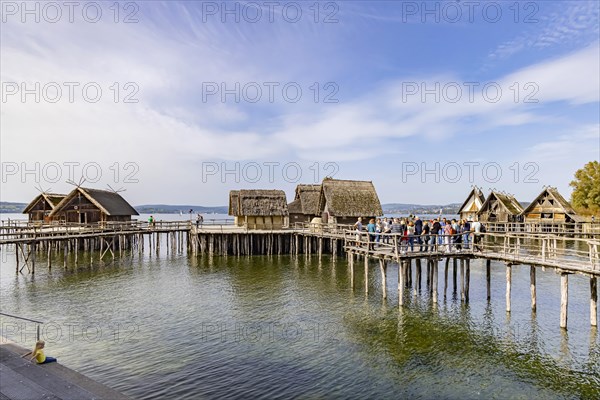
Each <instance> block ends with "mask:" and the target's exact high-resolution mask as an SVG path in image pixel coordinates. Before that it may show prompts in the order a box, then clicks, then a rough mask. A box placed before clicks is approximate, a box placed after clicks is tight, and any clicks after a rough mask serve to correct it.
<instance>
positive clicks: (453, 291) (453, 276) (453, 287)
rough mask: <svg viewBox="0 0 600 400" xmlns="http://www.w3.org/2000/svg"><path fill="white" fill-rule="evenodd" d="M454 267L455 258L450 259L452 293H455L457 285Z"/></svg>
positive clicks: (455, 265)
mask: <svg viewBox="0 0 600 400" xmlns="http://www.w3.org/2000/svg"><path fill="white" fill-rule="evenodd" d="M456 267H457V261H456V258H453V259H452V293H456V290H457V287H456V286H457V285H456Z"/></svg>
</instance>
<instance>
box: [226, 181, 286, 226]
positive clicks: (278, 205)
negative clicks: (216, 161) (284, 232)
mask: <svg viewBox="0 0 600 400" xmlns="http://www.w3.org/2000/svg"><path fill="white" fill-rule="evenodd" d="M229 214H230V215H233V216H235V217H236V224H237V225H246V226H247V227H248V228H249V229H280V228H282V227H283V225H284V222H285V217H287V215H288V205H287V199H286V196H285V192H284V191H283V190H257V189H254V190H246V189H242V190H239V191H237V190H232V191H231V192H229Z"/></svg>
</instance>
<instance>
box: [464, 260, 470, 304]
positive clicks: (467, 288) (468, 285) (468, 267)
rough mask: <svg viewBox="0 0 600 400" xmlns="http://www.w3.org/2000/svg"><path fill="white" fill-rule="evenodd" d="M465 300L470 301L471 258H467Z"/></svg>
mask: <svg viewBox="0 0 600 400" xmlns="http://www.w3.org/2000/svg"><path fill="white" fill-rule="evenodd" d="M465 268H466V271H465V302H467V303H468V302H469V289H470V286H471V260H469V259H468V258H467V259H466V260H465Z"/></svg>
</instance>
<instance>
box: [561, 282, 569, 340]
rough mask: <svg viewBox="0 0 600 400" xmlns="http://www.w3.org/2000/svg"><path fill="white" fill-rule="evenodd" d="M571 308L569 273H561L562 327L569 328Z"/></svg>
mask: <svg viewBox="0 0 600 400" xmlns="http://www.w3.org/2000/svg"><path fill="white" fill-rule="evenodd" d="M568 308H569V274H567V273H566V272H561V274H560V327H561V328H563V329H567V318H568Z"/></svg>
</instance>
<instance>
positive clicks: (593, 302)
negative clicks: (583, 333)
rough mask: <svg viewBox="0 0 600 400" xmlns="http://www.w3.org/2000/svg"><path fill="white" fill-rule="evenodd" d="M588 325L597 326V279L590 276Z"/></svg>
mask: <svg viewBox="0 0 600 400" xmlns="http://www.w3.org/2000/svg"><path fill="white" fill-rule="evenodd" d="M590 294H591V296H590V324H591V325H592V326H598V279H597V278H596V277H595V276H590Z"/></svg>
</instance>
